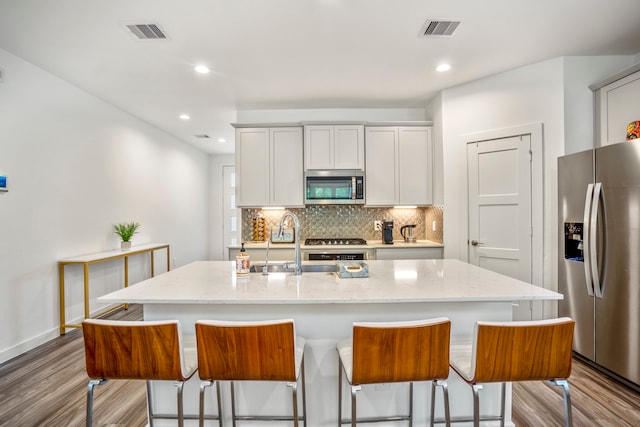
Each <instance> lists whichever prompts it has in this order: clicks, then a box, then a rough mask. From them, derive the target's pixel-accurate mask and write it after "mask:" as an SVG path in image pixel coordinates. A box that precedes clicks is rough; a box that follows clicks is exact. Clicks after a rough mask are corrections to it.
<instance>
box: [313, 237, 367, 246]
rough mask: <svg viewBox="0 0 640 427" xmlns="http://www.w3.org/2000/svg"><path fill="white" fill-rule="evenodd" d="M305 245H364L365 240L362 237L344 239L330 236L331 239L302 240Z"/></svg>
mask: <svg viewBox="0 0 640 427" xmlns="http://www.w3.org/2000/svg"><path fill="white" fill-rule="evenodd" d="M304 244H305V245H309V246H315V245H336V246H340V245H366V244H367V241H366V240H364V239H346V238H340V237H336V238H331V239H306V240H305V241H304Z"/></svg>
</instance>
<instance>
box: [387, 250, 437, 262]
mask: <svg viewBox="0 0 640 427" xmlns="http://www.w3.org/2000/svg"><path fill="white" fill-rule="evenodd" d="M442 252H443V250H442V248H397V249H391V248H389V249H381V248H378V249H376V259H377V260H381V259H441V258H442Z"/></svg>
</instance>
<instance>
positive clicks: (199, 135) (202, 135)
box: [193, 133, 211, 139]
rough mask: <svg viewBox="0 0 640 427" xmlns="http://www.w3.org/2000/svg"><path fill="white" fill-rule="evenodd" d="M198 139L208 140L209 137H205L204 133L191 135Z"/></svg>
mask: <svg viewBox="0 0 640 427" xmlns="http://www.w3.org/2000/svg"><path fill="white" fill-rule="evenodd" d="M193 136H195V137H196V138H198V139H210V138H211V137H210V136H209V135H207V134H206V133H200V134H198V135H193Z"/></svg>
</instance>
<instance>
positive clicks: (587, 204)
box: [582, 184, 593, 297]
mask: <svg viewBox="0 0 640 427" xmlns="http://www.w3.org/2000/svg"><path fill="white" fill-rule="evenodd" d="M592 200H593V184H589V185H587V196H586V197H585V201H584V222H583V224H584V225H583V229H582V231H583V235H582V253H583V256H584V276H585V279H586V280H585V283H586V284H587V294H588V295H589V296H591V297H592V296H593V280H592V279H591V245H590V243H591V242H590V236H591V232H590V230H591V225H590V224H591V202H592Z"/></svg>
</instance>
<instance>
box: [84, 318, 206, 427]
mask: <svg viewBox="0 0 640 427" xmlns="http://www.w3.org/2000/svg"><path fill="white" fill-rule="evenodd" d="M82 332H83V334H84V348H85V359H86V369H87V374H88V375H89V378H91V380H90V381H89V384H88V389H87V426H88V427H89V426H91V425H92V424H93V389H94V387H95V386H96V385H102V384H105V383H106V382H107V381H108V380H110V379H127V380H146V381H147V410H148V417H149V425H150V426H153V425H154V419H159V418H163V419H166V418H175V417H174V416H167V415H162V416H159V415H156V414H155V413H154V412H153V400H152V396H151V387H150V381H152V380H153V381H155V380H158V381H175V382H176V384H175V385H176V387H177V395H178V414H177V419H178V424H179V425H180V426H182V425H183V420H184V414H183V399H182V389H183V385H184V382H185V381H186V380H188V379H189V378H191V376H193V374H194V373H195V371H196V368H197V360H196V354H195V343H194V342H193V338H191V340H190V341H191V343H190V345H189V344H187V345H186V346H185V345H184V343H183V336H182V329H181V327H180V323H179V322H178V321H177V320H174V321H157V322H148V321H115V320H100V319H86V320H84V321H83V322H82ZM185 338H186V337H185ZM186 340H187V341H189V339H188V338H187V339H186ZM185 347H186V348H185Z"/></svg>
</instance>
